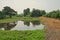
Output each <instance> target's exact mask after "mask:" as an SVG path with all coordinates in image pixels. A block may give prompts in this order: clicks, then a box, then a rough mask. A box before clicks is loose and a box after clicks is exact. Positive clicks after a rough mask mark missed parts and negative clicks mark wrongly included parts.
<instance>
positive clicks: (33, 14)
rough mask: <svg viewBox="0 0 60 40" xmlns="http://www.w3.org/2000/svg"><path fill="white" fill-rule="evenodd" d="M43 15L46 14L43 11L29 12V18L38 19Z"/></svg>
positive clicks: (34, 10)
mask: <svg viewBox="0 0 60 40" xmlns="http://www.w3.org/2000/svg"><path fill="white" fill-rule="evenodd" d="M44 14H46V12H45V11H44V10H39V9H33V10H32V12H31V17H40V16H42V15H44Z"/></svg>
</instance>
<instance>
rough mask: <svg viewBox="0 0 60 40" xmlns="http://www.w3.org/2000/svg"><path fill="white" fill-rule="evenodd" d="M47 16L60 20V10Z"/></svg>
mask: <svg viewBox="0 0 60 40" xmlns="http://www.w3.org/2000/svg"><path fill="white" fill-rule="evenodd" d="M45 16H46V17H50V18H57V19H60V10H56V11H52V12H49V13H48V14H46V15H45Z"/></svg>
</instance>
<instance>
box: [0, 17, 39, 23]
mask: <svg viewBox="0 0 60 40" xmlns="http://www.w3.org/2000/svg"><path fill="white" fill-rule="evenodd" d="M20 20H21V21H40V19H39V18H38V17H34V18H32V17H16V16H14V17H12V18H6V19H2V20H0V23H8V22H14V21H20Z"/></svg>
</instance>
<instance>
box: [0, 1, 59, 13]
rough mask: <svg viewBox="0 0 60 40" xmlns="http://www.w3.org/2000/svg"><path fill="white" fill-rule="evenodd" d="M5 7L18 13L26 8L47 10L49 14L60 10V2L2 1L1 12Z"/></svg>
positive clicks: (0, 2)
mask: <svg viewBox="0 0 60 40" xmlns="http://www.w3.org/2000/svg"><path fill="white" fill-rule="evenodd" d="M4 6H10V7H11V8H13V9H14V10H16V11H18V13H22V11H23V10H24V9H26V8H30V9H31V10H32V9H33V8H36V9H40V10H45V11H47V12H49V11H52V10H57V9H60V0H0V10H2V9H3V7H4Z"/></svg>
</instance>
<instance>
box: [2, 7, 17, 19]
mask: <svg viewBox="0 0 60 40" xmlns="http://www.w3.org/2000/svg"><path fill="white" fill-rule="evenodd" d="M2 13H3V14H5V15H8V16H9V17H10V18H12V16H13V15H16V13H17V12H16V11H15V10H13V9H12V8H10V7H8V6H5V7H4V9H3V10H2Z"/></svg>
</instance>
